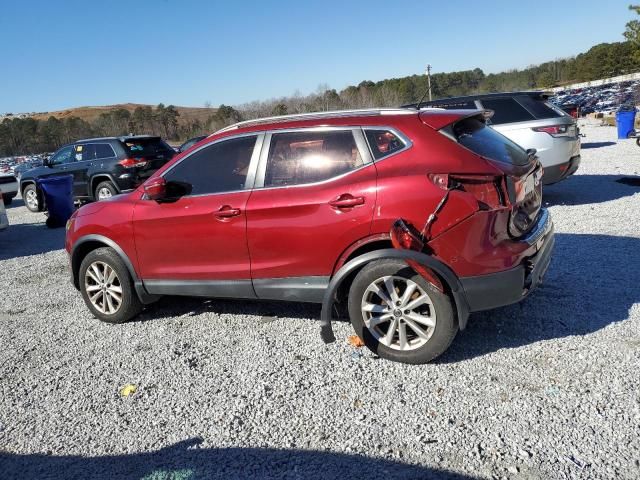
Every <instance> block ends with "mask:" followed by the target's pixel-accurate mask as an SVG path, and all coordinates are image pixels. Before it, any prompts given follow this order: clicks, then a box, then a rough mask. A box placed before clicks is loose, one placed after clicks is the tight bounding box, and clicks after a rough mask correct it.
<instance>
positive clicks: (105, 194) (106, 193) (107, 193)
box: [98, 187, 113, 200]
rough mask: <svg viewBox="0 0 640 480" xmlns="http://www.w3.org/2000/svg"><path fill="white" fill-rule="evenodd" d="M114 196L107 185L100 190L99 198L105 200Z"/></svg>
mask: <svg viewBox="0 0 640 480" xmlns="http://www.w3.org/2000/svg"><path fill="white" fill-rule="evenodd" d="M112 196H113V194H112V193H111V190H109V189H108V188H107V187H102V188H101V189H100V190H98V200H105V199H107V198H111V197H112Z"/></svg>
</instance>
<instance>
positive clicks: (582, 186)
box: [542, 175, 640, 206]
mask: <svg viewBox="0 0 640 480" xmlns="http://www.w3.org/2000/svg"><path fill="white" fill-rule="evenodd" d="M625 177H629V176H628V175H573V176H571V177H569V178H568V179H566V180H563V181H562V182H559V183H556V184H553V185H547V186H545V187H544V188H543V194H542V199H543V201H544V203H545V205H546V206H549V205H551V206H552V205H586V204H589V203H602V202H608V201H609V200H617V199H619V198H623V197H628V196H630V195H633V194H634V193H636V192H639V191H640V189H638V188H637V187H634V186H632V185H625V184H623V183H620V182H618V181H617V180H620V179H621V178H625ZM631 178H638V177H633V176H632V177H631Z"/></svg>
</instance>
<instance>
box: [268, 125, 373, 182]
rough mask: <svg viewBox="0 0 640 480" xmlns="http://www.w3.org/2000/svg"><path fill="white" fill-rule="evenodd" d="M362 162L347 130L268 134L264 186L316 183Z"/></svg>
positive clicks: (344, 171)
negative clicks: (269, 142)
mask: <svg viewBox="0 0 640 480" xmlns="http://www.w3.org/2000/svg"><path fill="white" fill-rule="evenodd" d="M362 165H363V162H362V158H361V157H360V152H359V151H358V147H357V146H356V142H355V140H354V138H353V134H352V133H351V131H333V132H294V133H278V134H275V135H273V136H272V137H271V146H270V147H269V159H268V161H267V171H266V174H265V180H264V185H265V187H277V186H282V185H299V184H303V183H312V182H319V181H322V180H327V179H329V178H332V177H335V176H338V175H341V174H343V173H346V172H348V171H350V170H354V169H356V168H358V167H361V166H362Z"/></svg>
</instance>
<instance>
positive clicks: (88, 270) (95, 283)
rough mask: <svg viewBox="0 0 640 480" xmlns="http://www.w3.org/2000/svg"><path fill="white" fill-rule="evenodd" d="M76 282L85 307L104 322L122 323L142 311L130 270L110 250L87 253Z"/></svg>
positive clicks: (102, 249)
mask: <svg viewBox="0 0 640 480" xmlns="http://www.w3.org/2000/svg"><path fill="white" fill-rule="evenodd" d="M79 283H80V291H81V292H82V298H83V299H84V302H85V303H86V304H87V307H89V310H91V313H93V314H94V315H95V316H96V317H97V318H98V319H99V320H102V321H103V322H107V323H124V322H127V321H129V320H131V319H132V318H134V317H135V316H136V315H138V314H139V313H140V312H141V311H142V303H141V302H140V299H139V298H138V295H137V294H136V291H135V288H134V286H133V280H132V279H131V275H129V270H128V269H127V267H126V265H125V264H124V262H123V261H122V259H121V258H120V256H119V255H118V254H117V253H116V251H115V250H113V249H112V248H109V247H103V248H98V249H96V250H93V251H91V252H89V254H88V255H87V256H86V257H85V258H84V260H82V263H81V264H80V272H79Z"/></svg>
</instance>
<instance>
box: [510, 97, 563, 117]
mask: <svg viewBox="0 0 640 480" xmlns="http://www.w3.org/2000/svg"><path fill="white" fill-rule="evenodd" d="M517 98H518V102H520V103H521V104H522V106H524V107H525V108H526V109H527V110H529V112H531V114H532V115H533V116H534V117H536V118H537V119H540V120H542V119H545V118H557V117H563V116H564V113H562V112H561V111H559V110H558V109H557V108H556V107H553V106H552V105H550V104H549V103H547V102H545V101H544V100H543V99H541V98H540V99H535V98H532V97H530V96H529V95H522V96H519V97H517Z"/></svg>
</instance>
